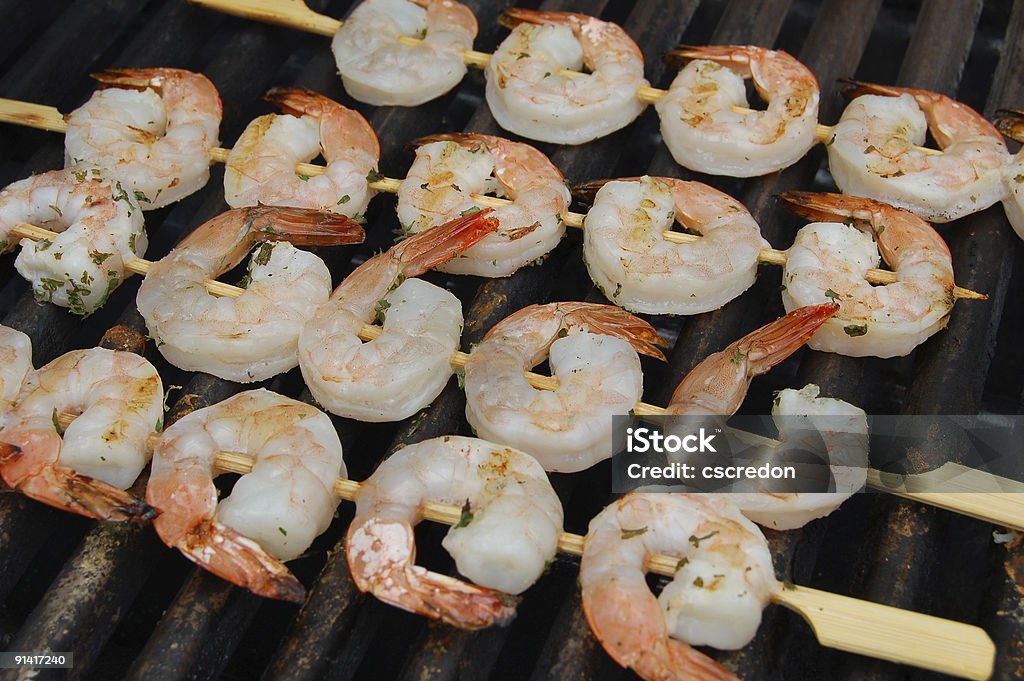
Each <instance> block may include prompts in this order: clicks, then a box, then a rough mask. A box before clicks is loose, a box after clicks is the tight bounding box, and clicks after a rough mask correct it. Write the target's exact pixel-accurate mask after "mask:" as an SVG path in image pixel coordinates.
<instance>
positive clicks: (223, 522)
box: [146, 390, 346, 603]
mask: <svg viewBox="0 0 1024 681" xmlns="http://www.w3.org/2000/svg"><path fill="white" fill-rule="evenodd" d="M225 450H227V451H232V452H240V453H251V454H252V455H253V456H254V458H255V463H254V465H253V468H252V471H251V472H249V473H248V474H246V475H244V476H243V477H242V478H240V479H239V480H238V482H236V483H235V486H234V488H233V489H232V492H231V494H230V495H229V496H228V497H226V498H224V499H222V500H220V501H219V502H218V499H217V488H216V487H215V486H214V484H213V480H214V477H215V476H216V472H215V468H214V466H215V456H216V454H217V452H219V451H225ZM344 475H346V468H345V462H344V460H343V459H342V450H341V442H340V441H339V440H338V434H337V433H336V432H335V430H334V424H333V423H331V419H330V418H329V417H328V416H327V415H326V414H324V413H323V412H321V411H320V410H319V409H317V408H316V407H312V406H310V405H308V404H305V403H303V402H298V401H296V400H292V399H289V398H287V397H284V396H282V395H278V394H276V393H272V392H270V391H269V390H250V391H247V392H243V393H239V394H237V395H235V396H234V397H231V398H229V399H227V400H225V401H223V402H220V403H218V404H215V405H213V406H211V407H206V408H204V409H199V410H196V411H194V412H192V413H191V414H189V415H187V416H185V417H183V418H181V419H179V420H178V421H176V422H175V423H174V424H173V425H172V426H170V427H168V428H167V430H165V431H164V433H163V434H162V435H161V436H160V439H159V441H158V442H157V444H156V446H155V447H154V449H153V467H152V473H151V474H150V478H149V486H148V487H147V489H146V500H147V501H148V502H149V503H150V504H151V505H152V506H153V507H154V508H155V509H157V511H159V515H158V516H157V517H156V520H154V521H153V527H154V528H155V529H156V531H157V534H159V535H160V538H161V539H162V540H163V541H164V543H165V544H167V545H168V546H171V547H174V548H177V549H178V550H179V551H181V552H182V553H183V554H184V555H185V557H186V558H188V559H189V560H191V561H193V562H194V563H196V564H198V565H200V566H202V567H203V568H204V569H206V570H209V571H210V572H212V573H214V574H215V575H217V576H219V577H222V578H224V579H226V580H228V581H230V582H231V583H233V584H237V585H238V586H241V587H244V588H246V589H249V590H250V591H252V592H253V593H256V594H258V595H260V596H266V597H268V598H278V599H282V600H288V601H293V602H297V603H301V602H302V601H303V600H304V598H305V589H304V588H303V587H302V584H301V583H299V581H298V580H297V579H296V578H295V577H294V576H293V575H292V574H291V573H290V572H289V571H288V568H287V567H285V566H284V565H283V564H282V563H281V561H283V560H291V559H292V558H295V557H297V556H298V555H300V554H301V553H302V552H303V551H305V550H306V549H307V548H309V546H310V544H312V542H313V540H314V539H316V537H317V536H318V535H319V534H321V533H322V532H323V531H324V530H326V529H327V526H328V525H330V524H331V520H332V519H333V515H334V509H335V507H336V506H337V503H338V501H337V498H336V497H335V496H334V493H333V487H334V481H335V479H336V478H337V477H338V476H344Z"/></svg>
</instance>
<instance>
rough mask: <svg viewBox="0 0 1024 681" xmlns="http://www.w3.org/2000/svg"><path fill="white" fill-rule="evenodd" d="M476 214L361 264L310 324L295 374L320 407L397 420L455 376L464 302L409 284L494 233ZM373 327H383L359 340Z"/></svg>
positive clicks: (483, 215) (489, 220) (484, 215)
mask: <svg viewBox="0 0 1024 681" xmlns="http://www.w3.org/2000/svg"><path fill="white" fill-rule="evenodd" d="M497 226H498V221H497V220H496V219H495V218H493V217H492V216H491V215H490V211H489V210H486V211H480V212H477V213H472V214H470V215H466V216H464V217H461V218H458V219H457V220H453V221H452V222H449V223H447V224H445V225H442V226H440V227H435V228H433V229H429V230H427V231H425V232H420V233H419V234H416V235H414V236H412V237H410V238H408V239H406V240H404V241H402V242H401V243H399V244H397V245H396V246H394V247H392V248H391V250H389V251H388V252H386V253H381V254H380V255H377V256H375V257H373V258H371V259H370V260H367V261H366V262H365V263H363V264H362V265H360V266H359V267H358V268H357V269H356V270H355V271H354V272H353V273H352V274H350V275H349V276H348V277H347V278H346V279H345V281H343V282H342V283H341V284H340V285H339V286H338V288H336V289H335V290H334V293H333V294H332V295H331V297H330V300H328V301H326V302H324V303H323V304H321V305H320V306H319V307H318V308H317V309H316V311H315V312H314V313H313V314H312V316H310V317H309V319H308V320H306V322H305V324H303V326H302V331H301V333H300V334H299V367H300V368H301V369H302V376H303V378H304V379H305V380H306V385H307V386H308V387H309V390H310V392H311V393H312V394H313V397H314V398H315V399H316V401H317V402H318V403H320V404H322V405H323V406H324V407H325V408H326V409H327V410H328V411H330V412H331V413H333V414H338V415H340V416H346V417H349V418H356V419H360V420H363V421H397V420H400V419H403V418H406V417H407V416H411V415H412V414H414V413H416V412H417V411H419V410H420V409H422V408H423V407H424V406H426V405H428V404H430V402H432V401H433V399H434V398H435V397H437V395H438V394H439V393H440V392H441V390H442V389H444V386H445V384H446V383H447V382H448V379H449V378H450V377H451V375H452V365H451V357H452V353H453V352H455V350H456V349H457V348H458V343H459V337H460V335H461V334H462V303H461V302H459V299H458V298H456V297H455V296H454V295H453V294H451V293H450V292H448V291H446V290H444V289H442V288H439V287H437V286H434V285H433V284H430V283H428V282H425V281H422V280H419V279H415V278H414V277H417V276H419V275H420V274H423V273H424V272H426V271H427V270H429V269H430V268H431V267H434V266H435V265H438V264H440V263H443V262H446V261H447V260H449V259H451V258H453V257H455V256H456V255H457V254H458V253H460V252H462V251H463V250H465V249H466V248H469V247H470V246H472V245H473V244H475V243H477V242H478V241H480V240H481V239H482V238H484V237H485V236H487V235H488V234H490V233H491V232H493V231H494V229H495V228H496V227H497ZM374 320H380V321H382V322H383V326H384V328H383V330H382V331H381V332H380V333H379V334H378V335H377V336H376V337H375V338H374V339H373V340H371V341H370V342H368V343H363V342H362V340H361V339H360V336H359V332H360V330H361V329H362V328H363V327H364V325H366V324H369V323H372V322H373V321H374Z"/></svg>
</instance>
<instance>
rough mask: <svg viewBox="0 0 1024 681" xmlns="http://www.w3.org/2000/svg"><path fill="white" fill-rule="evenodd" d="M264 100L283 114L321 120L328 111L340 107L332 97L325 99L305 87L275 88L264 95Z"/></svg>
mask: <svg viewBox="0 0 1024 681" xmlns="http://www.w3.org/2000/svg"><path fill="white" fill-rule="evenodd" d="M263 99H264V100H266V101H268V102H270V103H271V104H273V105H274V106H276V107H277V108H278V109H280V110H281V112H282V113H286V114H291V115H293V116H303V115H306V116H314V117H317V118H319V117H320V116H322V115H324V114H326V113H327V112H328V111H330V110H332V109H334V108H336V107H340V106H341V104H338V103H337V102H336V101H334V100H333V99H331V98H330V97H325V96H324V95H322V94H320V93H319V92H314V91H313V90H310V89H309V88H304V87H275V88H271V89H270V90H268V91H267V94H265V95H263Z"/></svg>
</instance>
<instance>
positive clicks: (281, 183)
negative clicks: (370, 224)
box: [224, 88, 380, 217]
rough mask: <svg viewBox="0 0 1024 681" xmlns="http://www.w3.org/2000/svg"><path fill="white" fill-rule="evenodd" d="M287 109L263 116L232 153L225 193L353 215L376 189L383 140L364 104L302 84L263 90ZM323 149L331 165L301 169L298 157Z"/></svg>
mask: <svg viewBox="0 0 1024 681" xmlns="http://www.w3.org/2000/svg"><path fill="white" fill-rule="evenodd" d="M264 99H266V100H267V101H269V102H273V103H274V104H276V105H277V106H278V107H280V108H281V110H282V111H283V112H284V115H280V116H279V115H274V114H268V115H266V116H260V117H259V118H257V119H255V120H254V121H252V122H251V123H250V124H249V125H248V126H246V128H245V131H244V132H242V135H241V137H239V138H238V141H237V142H236V143H235V146H234V148H233V149H232V150H231V152H230V153H229V154H228V158H227V161H226V162H225V164H226V165H225V169H224V197H225V200H226V201H227V202H228V205H229V206H231V207H232V208H242V207H245V206H256V205H261V204H262V205H269V206H291V207H294V208H315V209H317V210H324V211H331V212H333V213H340V214H342V215H348V216H350V217H351V216H354V215H358V214H362V213H364V212H365V211H366V207H367V205H368V204H369V202H370V199H372V198H373V197H374V195H375V194H376V192H375V191H373V190H372V189H370V188H369V187H368V185H367V182H368V179H369V177H371V176H372V174H373V173H376V171H377V162H378V160H379V158H380V144H379V143H378V142H377V136H376V134H375V133H374V132H373V128H371V127H370V124H369V123H367V122H366V119H365V118H363V116H362V115H361V114H360V113H359V112H358V111H353V110H352V109H349V108H347V107H344V106H342V105H341V104H338V103H337V102H335V101H334V100H332V99H328V98H327V97H324V96H323V95H320V94H317V93H316V92H313V91H312V90H306V89H302V88H275V89H273V90H271V91H270V92H268V93H267V94H266V96H265V97H264ZM321 154H323V157H324V159H325V160H326V161H327V167H326V168H324V170H323V173H322V174H319V175H317V176H315V177H314V176H309V175H304V174H303V175H300V174H297V173H296V171H295V167H296V165H298V164H300V163H305V162H307V161H311V160H313V159H314V158H316V157H317V156H319V155H321Z"/></svg>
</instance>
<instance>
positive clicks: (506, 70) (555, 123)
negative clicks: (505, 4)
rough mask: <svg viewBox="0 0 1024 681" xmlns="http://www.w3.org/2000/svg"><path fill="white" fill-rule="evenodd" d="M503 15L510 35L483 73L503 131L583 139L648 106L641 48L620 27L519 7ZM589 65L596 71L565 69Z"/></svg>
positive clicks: (577, 141) (552, 139) (618, 124)
mask: <svg viewBox="0 0 1024 681" xmlns="http://www.w3.org/2000/svg"><path fill="white" fill-rule="evenodd" d="M500 21H501V24H502V25H503V26H507V27H509V28H511V29H512V33H511V34H510V35H509V36H508V37H507V38H506V39H505V40H504V41H503V42H502V43H501V45H499V46H498V49H497V50H495V52H494V55H493V56H492V57H491V59H490V61H489V62H488V64H487V69H486V71H485V72H484V73H485V75H486V77H487V90H486V95H487V104H488V105H489V106H490V108H491V114H492V115H493V116H494V119H495V120H496V121H497V122H498V125H500V126H501V127H503V128H504V129H506V130H509V131H511V132H514V133H516V134H517V135H522V136H523V137H526V138H529V139H532V140H538V141H541V142H553V143H555V144H583V143H584V142H589V141H590V140H593V139H597V138H598V137H604V136H605V135H608V134H611V133H613V132H615V131H616V130H619V129H621V128H624V127H625V126H627V125H629V124H630V123H631V122H633V120H634V119H635V118H636V117H637V116H639V115H640V113H641V112H642V111H643V110H644V107H645V104H644V103H643V102H641V101H640V100H639V99H638V98H637V96H636V91H637V88H640V87H646V86H648V85H649V83H648V82H647V80H646V79H645V78H644V58H643V54H641V52H640V48H639V47H637V45H636V43H635V42H633V39H632V38H630V37H629V35H627V34H626V32H625V31H623V30H622V28H621V27H620V26H618V25H616V24H612V23H609V22H607V21H601V20H600V19H595V18H594V17H588V16H586V15H584V14H575V13H572V12H544V11H538V10H531V9H524V8H520V7H513V8H510V9H508V10H506V11H505V13H504V14H503V15H502V17H501V20H500ZM583 66H586V67H587V69H589V71H590V73H587V74H583V75H573V76H570V75H566V74H564V73H562V72H561V70H562V69H570V70H574V71H579V70H580V68H581V67H583Z"/></svg>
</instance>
